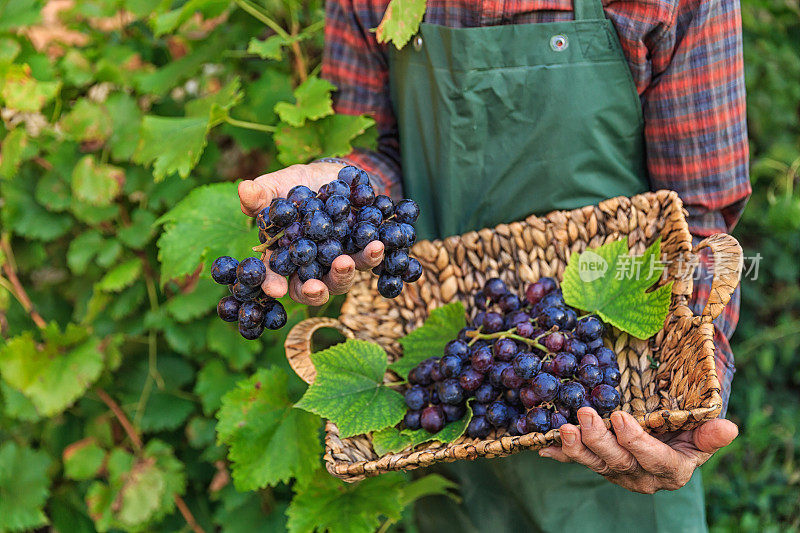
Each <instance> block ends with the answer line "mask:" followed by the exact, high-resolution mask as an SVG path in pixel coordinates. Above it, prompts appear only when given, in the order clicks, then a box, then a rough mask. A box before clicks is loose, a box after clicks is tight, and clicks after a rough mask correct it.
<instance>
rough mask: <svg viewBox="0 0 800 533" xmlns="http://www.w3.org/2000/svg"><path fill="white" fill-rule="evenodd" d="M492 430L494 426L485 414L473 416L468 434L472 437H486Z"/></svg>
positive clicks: (468, 427)
mask: <svg viewBox="0 0 800 533" xmlns="http://www.w3.org/2000/svg"><path fill="white" fill-rule="evenodd" d="M491 431H492V426H491V425H490V424H489V421H488V420H486V417H485V416H473V417H472V420H470V421H469V425H468V426H467V435H468V436H469V438H471V439H485V438H486V437H488V436H489V433H490V432H491Z"/></svg>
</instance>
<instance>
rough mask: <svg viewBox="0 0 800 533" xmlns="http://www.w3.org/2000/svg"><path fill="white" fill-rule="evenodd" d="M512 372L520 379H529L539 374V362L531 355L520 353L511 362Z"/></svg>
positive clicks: (540, 363) (540, 364)
mask: <svg viewBox="0 0 800 533" xmlns="http://www.w3.org/2000/svg"><path fill="white" fill-rule="evenodd" d="M511 366H512V367H513V368H514V372H516V373H517V375H518V376H519V377H521V378H522V379H531V378H532V377H533V376H535V375H536V373H537V372H539V368H541V366H542V362H541V360H540V359H539V358H538V357H536V356H535V355H533V354H530V353H525V352H520V353H518V354H517V355H516V356H515V357H514V360H513V361H512V362H511Z"/></svg>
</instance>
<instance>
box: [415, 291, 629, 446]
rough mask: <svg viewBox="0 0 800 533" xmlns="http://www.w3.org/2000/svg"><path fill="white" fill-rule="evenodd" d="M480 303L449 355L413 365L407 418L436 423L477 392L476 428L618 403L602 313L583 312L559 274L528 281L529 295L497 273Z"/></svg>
mask: <svg viewBox="0 0 800 533" xmlns="http://www.w3.org/2000/svg"><path fill="white" fill-rule="evenodd" d="M475 307H477V308H478V313H477V314H476V315H475V318H474V319H473V320H472V324H471V325H469V326H467V327H465V328H464V329H462V330H461V332H460V333H459V335H458V338H457V339H455V340H452V341H450V342H448V343H447V345H446V346H445V348H444V354H443V355H442V357H431V358H429V359H426V360H425V361H423V362H421V363H420V364H419V365H417V366H416V367H414V368H413V369H412V370H411V371H410V372H409V374H408V382H409V385H410V387H409V388H408V389H407V390H406V391H405V400H406V405H407V406H408V411H407V412H406V415H405V418H404V419H403V425H404V426H405V427H406V428H408V429H412V430H413V429H419V428H423V429H425V430H426V431H428V432H429V433H436V432H438V431H440V430H441V429H442V428H443V427H444V426H445V424H447V423H449V422H453V421H456V420H460V419H461V418H462V417H463V416H464V414H465V413H466V409H467V406H466V402H467V400H469V399H470V398H474V401H473V402H472V404H471V406H472V412H473V418H472V420H471V421H470V423H469V426H468V427H467V435H469V436H470V437H472V438H486V437H487V436H488V435H489V434H490V433H491V432H492V430H496V431H497V432H498V434H502V432H504V431H505V432H507V433H508V434H510V435H523V434H526V433H531V432H541V433H544V432H546V431H548V430H550V429H556V428H559V427H561V426H562V425H563V424H566V423H567V422H570V423H577V416H576V413H577V411H578V409H579V408H581V407H584V406H588V407H592V408H594V409H595V410H596V411H597V412H598V413H599V414H600V415H601V416H603V415H607V414H608V413H610V412H611V411H613V410H614V409H616V408H617V407H618V406H619V405H620V395H619V392H618V391H617V389H616V387H617V386H618V385H619V382H620V377H621V376H620V370H619V365H618V364H617V357H616V354H615V353H614V351H613V350H611V349H609V348H607V347H605V346H604V345H603V330H604V325H603V323H602V322H601V321H600V319H599V318H597V317H596V316H594V315H587V316H584V317H580V318H579V317H578V315H577V313H576V312H575V311H574V310H573V309H571V308H570V307H568V306H567V305H566V304H565V303H564V297H563V295H562V293H561V290H560V289H559V287H558V284H557V283H556V281H555V280H554V279H553V278H542V279H540V280H539V281H537V282H535V283H533V284H531V285H529V286H528V287H527V289H526V291H525V295H524V297H523V298H520V297H519V296H517V295H516V294H513V293H511V292H510V291H509V290H508V289H507V287H506V285H505V283H503V281H502V280H500V279H498V278H492V279H490V280H488V281H487V282H486V285H485V286H484V288H483V290H482V291H480V292H478V293H477V294H476V295H475Z"/></svg>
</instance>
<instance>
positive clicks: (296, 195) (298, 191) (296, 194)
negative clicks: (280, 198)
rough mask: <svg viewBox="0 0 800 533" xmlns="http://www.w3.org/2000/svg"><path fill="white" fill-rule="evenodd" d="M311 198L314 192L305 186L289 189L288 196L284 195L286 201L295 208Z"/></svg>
mask: <svg viewBox="0 0 800 533" xmlns="http://www.w3.org/2000/svg"><path fill="white" fill-rule="evenodd" d="M313 197H314V191H312V190H311V189H309V188H308V187H306V186H305V185H295V186H294V187H292V188H291V189H289V194H287V195H286V199H287V200H289V201H290V202H292V203H293V204H294V205H295V206H297V207H300V204H302V203H303V202H305V201H306V200H308V199H309V198H313Z"/></svg>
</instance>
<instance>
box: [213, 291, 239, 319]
mask: <svg viewBox="0 0 800 533" xmlns="http://www.w3.org/2000/svg"><path fill="white" fill-rule="evenodd" d="M239 305H240V304H239V300H237V299H236V298H234V297H233V296H223V297H222V298H221V299H220V301H219V303H218V304H217V315H219V317H220V318H221V319H222V320H224V321H225V322H236V321H237V320H239Z"/></svg>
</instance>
